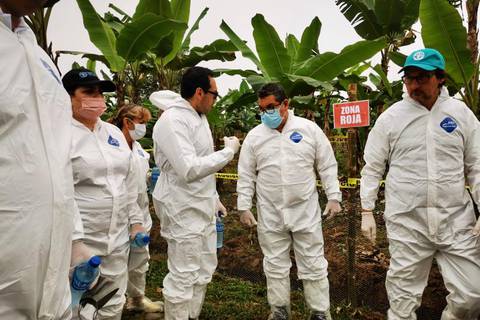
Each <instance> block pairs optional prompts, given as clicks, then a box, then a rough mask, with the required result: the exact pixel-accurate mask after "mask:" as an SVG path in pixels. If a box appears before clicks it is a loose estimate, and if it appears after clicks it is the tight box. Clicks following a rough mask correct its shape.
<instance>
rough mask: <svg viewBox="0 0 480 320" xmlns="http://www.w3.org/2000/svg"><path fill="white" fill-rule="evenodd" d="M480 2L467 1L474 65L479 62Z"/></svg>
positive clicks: (476, 0) (469, 43)
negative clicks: (478, 28)
mask: <svg viewBox="0 0 480 320" xmlns="http://www.w3.org/2000/svg"><path fill="white" fill-rule="evenodd" d="M479 3H480V0H468V1H467V16H468V36H467V41H468V47H469V48H470V51H471V52H472V57H471V60H472V63H476V62H477V58H478V30H477V20H478V5H479Z"/></svg>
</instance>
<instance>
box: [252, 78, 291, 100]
mask: <svg viewBox="0 0 480 320" xmlns="http://www.w3.org/2000/svg"><path fill="white" fill-rule="evenodd" d="M257 95H258V97H259V98H260V99H263V98H266V97H268V96H274V97H275V100H277V102H283V101H284V100H285V99H287V95H286V94H285V90H284V89H283V87H282V86H281V85H279V84H278V83H273V82H272V83H267V84H264V85H263V86H262V87H261V88H260V90H258V92H257Z"/></svg>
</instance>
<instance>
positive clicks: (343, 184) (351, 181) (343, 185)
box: [215, 173, 384, 189]
mask: <svg viewBox="0 0 480 320" xmlns="http://www.w3.org/2000/svg"><path fill="white" fill-rule="evenodd" d="M215 176H216V177H217V179H223V180H238V174H237V173H216V174H215ZM383 184H384V181H382V182H381V185H382V186H383ZM359 185H360V179H359V178H347V181H340V189H355V188H357V187H358V186H359ZM321 186H322V183H321V182H320V180H317V187H321Z"/></svg>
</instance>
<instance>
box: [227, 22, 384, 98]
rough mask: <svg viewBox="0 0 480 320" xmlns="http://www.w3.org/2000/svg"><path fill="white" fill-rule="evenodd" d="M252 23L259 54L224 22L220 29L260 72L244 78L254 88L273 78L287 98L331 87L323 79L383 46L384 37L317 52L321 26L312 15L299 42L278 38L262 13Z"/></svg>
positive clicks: (327, 79)
mask: <svg viewBox="0 0 480 320" xmlns="http://www.w3.org/2000/svg"><path fill="white" fill-rule="evenodd" d="M252 26H253V36H254V39H255V45H256V49H257V53H258V57H257V56H256V55H255V53H254V52H253V51H252V50H251V49H250V48H249V47H248V46H247V45H246V44H245V42H244V41H242V40H241V39H240V37H238V36H237V35H236V34H235V32H234V31H233V30H232V29H231V28H230V27H229V26H228V25H227V23H226V22H225V21H223V22H222V24H221V25H220V28H221V29H222V30H223V31H224V32H225V34H226V35H227V36H228V37H229V39H230V40H231V41H232V43H233V44H234V45H235V46H236V47H237V49H238V50H239V51H240V52H241V53H242V55H243V56H244V57H246V58H248V59H250V60H251V61H252V62H253V63H254V64H255V65H256V66H257V68H258V70H259V71H260V73H261V74H253V75H250V76H248V77H247V81H248V82H249V84H250V85H251V86H252V88H253V89H254V90H256V89H257V88H258V87H259V86H260V85H262V84H264V83H266V82H270V81H276V82H280V83H281V84H282V86H283V87H284V88H285V91H286V92H287V95H289V96H290V97H294V96H296V95H310V94H312V93H313V92H314V91H315V90H316V89H317V88H323V89H325V88H329V87H330V88H331V86H329V85H328V84H326V82H328V81H331V80H333V79H334V78H335V77H336V76H338V75H339V74H341V73H342V72H343V71H344V70H345V68H348V67H350V66H352V65H355V64H357V63H359V62H361V61H363V60H365V59H368V58H370V57H371V56H373V55H374V54H375V53H377V52H378V51H379V50H380V49H382V48H383V47H384V45H385V40H384V39H377V40H373V41H361V42H358V43H355V44H352V45H350V46H348V47H346V48H344V50H342V51H341V52H340V53H338V54H337V53H333V52H326V53H323V54H318V51H319V50H318V37H319V34H320V29H321V23H320V21H319V20H318V18H314V19H313V20H312V22H311V23H310V25H309V26H308V27H307V28H306V29H305V30H304V32H303V34H302V39H301V41H298V40H297V39H296V38H295V36H293V35H287V38H286V39H285V41H281V40H280V38H279V36H278V34H277V32H276V31H275V29H274V27H273V26H271V25H270V24H268V22H266V21H265V19H264V17H263V16H262V15H261V14H257V15H255V17H253V19H252ZM231 71H232V70H231ZM232 73H234V72H232Z"/></svg>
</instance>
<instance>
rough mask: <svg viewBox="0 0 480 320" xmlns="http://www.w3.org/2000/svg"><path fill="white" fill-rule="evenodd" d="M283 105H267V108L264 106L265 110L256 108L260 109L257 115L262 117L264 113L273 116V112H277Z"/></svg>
mask: <svg viewBox="0 0 480 320" xmlns="http://www.w3.org/2000/svg"><path fill="white" fill-rule="evenodd" d="M282 105H283V102H282V103H280V104H273V103H272V104H269V105H268V106H266V107H265V108H262V107H260V106H258V108H259V109H260V110H259V111H258V113H259V114H260V115H261V116H262V115H264V114H265V113H267V114H273V113H274V112H275V110H278V109H280V108H281V107H282Z"/></svg>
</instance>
